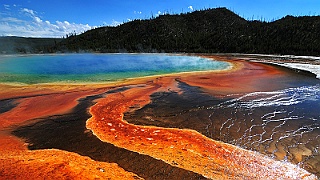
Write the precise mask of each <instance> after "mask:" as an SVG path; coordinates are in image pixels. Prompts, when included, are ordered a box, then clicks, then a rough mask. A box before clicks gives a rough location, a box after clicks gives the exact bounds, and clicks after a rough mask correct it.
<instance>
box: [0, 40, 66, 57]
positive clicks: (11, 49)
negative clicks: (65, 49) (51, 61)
mask: <svg viewBox="0 0 320 180" xmlns="http://www.w3.org/2000/svg"><path fill="white" fill-rule="evenodd" d="M60 41H62V38H25V37H15V36H4V37H0V54H16V53H18V54H25V53H48V52H54V49H53V48H54V46H55V45H56V44H57V43H59V42H60Z"/></svg>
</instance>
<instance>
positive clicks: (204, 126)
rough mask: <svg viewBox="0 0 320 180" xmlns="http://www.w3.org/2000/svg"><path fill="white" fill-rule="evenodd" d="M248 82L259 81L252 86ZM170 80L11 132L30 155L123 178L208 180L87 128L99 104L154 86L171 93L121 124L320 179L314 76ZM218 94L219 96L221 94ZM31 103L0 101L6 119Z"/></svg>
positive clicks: (86, 101) (280, 73)
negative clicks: (179, 133)
mask: <svg viewBox="0 0 320 180" xmlns="http://www.w3.org/2000/svg"><path fill="white" fill-rule="evenodd" d="M253 67H254V68H253ZM257 67H259V68H257ZM264 68H265V69H267V70H265V69H264ZM269 69H272V72H273V71H275V72H276V73H273V76H272V77H271V76H270V79H267V78H265V79H264V80H263V79H261V81H259V77H260V76H261V77H267V76H265V74H267V73H266V72H268V71H269ZM253 72H255V73H253ZM251 73H252V74H251ZM274 74H276V75H274ZM255 75H256V77H254V76H255ZM192 76H193V75H192ZM237 76H238V78H240V79H239V82H229V81H225V79H228V78H227V77H231V78H230V79H232V80H236V79H237ZM250 76H253V77H251V78H252V79H254V78H256V79H255V80H254V81H252V80H251V78H250ZM215 78H216V79H215ZM224 78H225V79H224ZM169 79H170V78H169ZM171 79H172V80H170V82H171V81H172V83H173V84H175V85H173V86H172V85H170V86H166V85H163V84H161V83H160V82H162V81H165V80H162V79H161V78H160V79H157V80H155V79H153V80H151V81H147V82H143V83H140V84H139V83H138V84H139V85H138V86H132V85H120V86H119V87H120V88H118V87H115V86H114V87H110V88H109V87H108V88H106V89H105V90H103V89H100V90H99V91H94V93H93V92H91V94H94V95H87V94H90V93H83V94H81V95H79V96H80V97H81V96H82V98H81V99H78V104H77V105H76V106H74V107H73V108H72V109H71V110H69V111H66V112H64V113H57V114H53V115H52V114H51V115H48V116H39V117H37V118H33V119H30V120H28V121H26V122H24V123H22V124H14V126H11V127H10V128H9V129H12V131H11V133H12V134H13V135H14V136H16V137H19V138H22V139H24V140H25V142H26V143H28V146H27V148H28V149H29V150H32V151H34V150H39V149H42V150H46V149H52V148H54V149H59V150H63V151H67V152H75V153H77V154H79V155H81V156H87V157H90V158H91V159H93V160H94V161H99V162H107V163H116V164H118V165H119V166H120V167H121V168H123V169H124V170H125V171H128V172H132V173H134V174H136V175H137V177H138V176H139V177H141V178H145V179H206V177H207V176H204V175H203V174H201V173H197V172H193V171H191V170H187V169H188V168H181V166H179V165H178V164H177V162H171V163H166V161H165V160H162V159H159V158H156V157H154V156H152V155H147V153H143V152H141V153H140V152H137V151H133V150H130V148H121V147H119V146H120V145H117V146H115V145H114V144H112V143H108V142H103V141H101V140H100V139H99V138H98V137H97V136H96V135H97V134H96V132H95V131H94V129H91V130H89V129H87V127H86V122H87V120H88V119H89V118H90V117H92V112H91V113H90V112H89V109H90V108H91V107H92V106H94V105H96V103H97V102H100V100H101V99H106V101H108V98H109V97H110V98H113V97H114V95H117V94H119V95H121V94H123V96H124V97H125V96H126V93H127V94H129V95H130V93H129V90H131V89H132V90H134V89H135V88H136V89H139V88H140V89H143V88H144V87H146V88H147V87H148V86H151V85H152V88H159V87H170V88H167V89H166V90H157V91H154V92H152V91H150V92H152V93H151V94H150V102H149V103H147V102H145V100H144V101H143V103H142V104H144V105H142V106H141V105H140V104H139V101H137V103H136V104H134V103H133V105H130V106H129V109H128V110H126V111H125V113H124V115H123V120H125V122H128V123H129V124H134V125H142V126H143V127H163V128H174V129H178V130H179V129H192V130H196V131H197V132H199V133H201V134H203V135H204V136H206V137H208V138H210V139H213V140H218V141H222V142H225V143H229V144H232V145H236V146H238V147H241V148H243V149H247V150H252V151H256V152H259V153H261V154H264V155H266V156H268V157H270V158H272V159H274V160H281V161H286V162H290V163H293V164H296V165H298V166H300V167H302V168H304V169H306V170H307V171H309V172H311V173H313V174H316V175H317V176H318V177H320V169H319V167H320V154H319V152H320V151H319V144H320V129H319V124H320V115H319V112H318V109H320V103H319V102H320V81H319V80H318V79H316V78H315V77H314V75H312V74H310V73H306V72H299V73H298V72H295V71H293V70H288V69H286V68H280V67H276V66H269V65H268V66H266V67H265V66H261V67H260V66H257V65H256V64H254V65H250V66H249V65H248V67H247V68H246V71H244V72H243V73H239V74H235V75H233V74H232V73H231V74H228V73H225V74H224V75H218V76H217V75H214V74H203V75H200V76H194V77H192V78H190V76H176V77H172V78H171ZM197 80H199V81H197ZM157 81H159V82H157ZM151 82H153V83H154V84H153V83H151ZM155 82H157V83H155ZM208 82H210V83H209V84H208ZM233 83H234V84H235V85H234V86H235V87H238V86H239V87H241V83H246V84H242V85H243V86H244V88H241V89H239V90H237V89H236V88H232V87H228V85H229V84H233ZM237 83H238V84H237ZM268 83H272V84H268ZM134 84H136V83H134ZM196 84H198V86H197V85H196ZM253 85H255V86H254V87H253ZM209 86H210V88H208V87H209ZM251 86H252V89H251V90H250V88H249V87H251ZM219 87H221V88H220V89H221V91H220V90H217V89H219ZM225 89H226V90H227V91H224V90H225ZM76 92H77V93H78V91H76ZM132 92H134V91H132ZM215 92H217V93H215ZM221 92H226V93H221ZM230 92H232V93H230ZM129 95H128V96H129ZM38 96H41V94H38ZM44 96H47V95H44ZM54 97H55V96H54ZM72 97H73V96H72ZM28 98H30V97H29V96H28V97H24V96H21V97H20V98H16V97H13V98H11V99H10V98H4V99H2V100H0V105H1V106H0V107H1V108H0V114H4V113H6V112H10V111H15V110H16V109H17V108H20V107H19V103H21V102H24V100H27V99H28ZM66 100H67V99H66ZM101 102H103V101H101ZM115 103H116V102H115ZM119 103H120V101H119ZM50 105H52V104H50ZM31 107H32V106H31ZM110 107H111V106H110ZM115 108H117V107H116V106H115ZM121 111H122V110H121ZM21 112H24V113H27V111H21ZM108 125H109V124H108ZM7 129H8V128H6V130H5V131H7ZM110 130H111V131H113V129H110ZM157 132H158V130H157ZM147 139H148V138H147ZM149 139H150V138H149ZM149 139H148V140H149ZM0 175H1V166H0ZM0 179H1V178H0Z"/></svg>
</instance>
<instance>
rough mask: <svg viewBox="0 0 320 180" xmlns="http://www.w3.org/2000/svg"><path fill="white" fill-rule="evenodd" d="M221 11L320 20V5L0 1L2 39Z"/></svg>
mask: <svg viewBox="0 0 320 180" xmlns="http://www.w3.org/2000/svg"><path fill="white" fill-rule="evenodd" d="M217 7H226V8H228V9H230V10H231V11H233V12H235V13H237V14H238V15H240V16H241V17H243V18H245V19H247V20H266V21H274V20H277V19H280V18H282V17H284V16H286V15H293V16H305V15H309V16H310V15H312V16H315V15H316V16H319V15H320V0H251V1H250V0H0V36H22V37H63V36H64V37H65V36H66V34H70V33H76V34H79V33H83V32H85V31H87V30H90V29H93V28H97V27H101V26H117V25H120V24H122V23H125V22H129V21H131V20H134V19H149V18H150V17H156V16H158V15H160V14H163V13H170V14H176V13H186V12H192V11H195V10H201V9H206V8H217Z"/></svg>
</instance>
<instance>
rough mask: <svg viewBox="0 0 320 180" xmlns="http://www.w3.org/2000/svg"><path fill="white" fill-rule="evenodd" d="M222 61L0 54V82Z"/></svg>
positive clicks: (115, 77)
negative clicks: (2, 55)
mask: <svg viewBox="0 0 320 180" xmlns="http://www.w3.org/2000/svg"><path fill="white" fill-rule="evenodd" d="M229 67H230V65H229V64H228V63H226V62H220V61H213V60H209V59H205V58H201V57H192V56H174V55H163V54H67V55H30V56H6V57H1V58H0V75H1V76H0V82H14V83H26V84H35V83H50V82H69V83H77V82H106V81H119V80H123V79H127V78H136V77H143V76H153V75H162V74H171V73H181V72H193V71H209V70H223V69H227V68H229Z"/></svg>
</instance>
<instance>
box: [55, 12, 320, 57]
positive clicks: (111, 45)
mask: <svg viewBox="0 0 320 180" xmlns="http://www.w3.org/2000/svg"><path fill="white" fill-rule="evenodd" d="M56 50H57V51H76V52H77V51H90V52H91V51H92V52H190V53H191V52H198V53H267V54H294V55H316V56H319V55H320V16H303V17H293V16H286V17H284V18H282V19H279V20H276V21H273V22H261V21H247V20H245V19H243V18H241V17H240V16H238V15H236V14H235V13H233V12H232V11H230V10H228V9H226V8H216V9H208V10H202V11H195V12H192V13H186V14H180V15H169V14H167V15H160V16H159V17H156V18H151V19H149V20H134V21H131V22H128V23H125V24H122V25H120V26H117V27H101V28H97V29H93V30H90V31H87V32H85V33H83V34H80V35H74V36H70V37H68V38H67V39H65V40H64V41H62V42H61V43H59V44H58V45H57V46H56Z"/></svg>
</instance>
